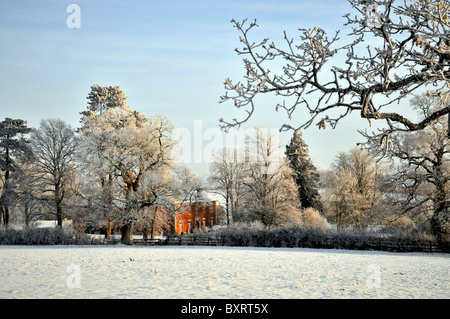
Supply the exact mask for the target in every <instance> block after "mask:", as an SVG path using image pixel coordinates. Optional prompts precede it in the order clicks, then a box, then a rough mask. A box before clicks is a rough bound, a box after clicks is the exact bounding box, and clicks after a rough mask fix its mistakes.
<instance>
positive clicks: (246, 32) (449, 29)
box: [220, 0, 450, 141]
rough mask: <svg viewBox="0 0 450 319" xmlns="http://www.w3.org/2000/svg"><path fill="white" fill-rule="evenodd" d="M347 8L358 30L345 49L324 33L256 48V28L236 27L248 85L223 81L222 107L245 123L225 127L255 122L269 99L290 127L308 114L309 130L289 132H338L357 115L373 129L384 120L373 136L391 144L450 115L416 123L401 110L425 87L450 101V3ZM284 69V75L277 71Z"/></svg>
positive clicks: (439, 112) (440, 112)
mask: <svg viewBox="0 0 450 319" xmlns="http://www.w3.org/2000/svg"><path fill="white" fill-rule="evenodd" d="M349 3H350V5H351V7H352V8H353V9H354V10H355V11H356V14H355V15H354V14H347V15H346V16H345V18H346V23H345V25H346V26H350V27H351V28H352V31H351V33H350V34H349V39H348V40H347V41H348V42H347V43H346V44H342V42H340V41H339V40H340V35H339V31H338V32H336V33H335V34H333V35H331V36H329V35H327V33H326V32H325V30H323V29H321V28H318V27H314V28H312V29H303V28H302V29H299V30H300V36H299V39H300V40H299V42H296V41H294V39H292V38H290V37H288V35H287V34H286V32H285V33H284V40H285V47H284V48H283V47H281V46H277V45H275V44H274V42H270V41H269V39H267V38H266V39H264V40H263V41H261V42H256V43H255V42H253V41H252V40H251V39H250V33H251V31H252V29H254V28H255V27H257V24H256V20H255V21H254V22H251V23H247V21H246V20H244V21H243V22H237V21H235V20H232V23H233V26H234V27H235V28H236V29H237V30H238V31H239V33H240V42H241V44H242V46H243V47H242V48H238V49H236V52H237V53H238V54H239V55H242V56H244V67H245V73H246V75H245V76H244V81H242V82H241V81H238V82H237V83H233V82H232V80H231V79H226V80H225V89H226V93H225V95H223V96H222V97H221V102H225V101H229V100H231V101H233V103H234V105H235V106H236V107H237V108H244V109H245V111H246V112H247V116H246V117H245V118H243V119H240V120H238V119H233V120H232V121H231V122H229V121H226V120H224V119H220V122H221V126H222V127H223V128H224V129H228V128H230V127H233V126H240V125H241V124H242V123H244V122H245V121H247V120H248V119H249V118H250V117H251V116H252V114H253V112H254V110H255V107H256V106H255V97H257V96H258V95H262V94H270V93H273V94H275V95H276V96H278V97H280V99H281V100H282V101H281V102H279V103H278V104H277V105H276V110H284V111H286V112H287V115H288V117H289V119H291V117H292V115H293V113H294V111H295V110H296V109H297V108H298V107H303V108H306V109H307V111H308V112H309V114H310V117H309V119H308V120H306V121H305V122H304V123H299V124H298V125H294V124H288V123H285V124H283V126H282V127H281V129H284V130H286V129H297V130H298V129H303V128H307V127H309V126H310V125H311V124H313V123H314V122H316V124H317V125H318V126H319V128H325V127H326V125H327V124H329V125H331V126H332V127H335V126H336V124H337V123H338V121H339V120H340V119H342V118H343V117H345V116H347V115H348V114H350V113H351V112H354V111H356V112H359V113H360V115H361V117H362V118H363V119H366V120H368V121H371V120H384V121H385V127H384V129H383V130H380V131H378V132H377V133H372V134H371V136H372V137H377V138H378V139H380V138H381V140H382V141H387V139H388V136H389V134H390V133H392V132H394V131H399V130H401V131H417V130H422V129H424V128H426V127H428V126H429V125H430V124H431V123H432V122H433V121H434V120H437V119H439V118H440V117H443V116H444V115H446V114H449V113H450V106H449V105H448V103H447V104H445V105H442V106H441V107H440V108H438V109H435V110H433V112H430V113H429V114H428V115H427V116H426V117H424V118H422V119H421V120H420V121H414V119H411V118H409V115H408V113H407V112H406V113H401V112H400V111H399V110H398V108H397V104H398V103H399V102H400V101H401V100H402V99H404V98H405V97H408V96H410V94H411V93H412V92H417V91H419V90H420V89H425V86H426V85H429V86H433V89H434V90H435V91H434V92H435V93H437V94H439V93H440V94H444V93H443V91H442V89H444V88H448V87H449V85H450V84H449V77H450V65H449V63H450V36H449V35H450V23H449V9H450V3H449V1H448V0H412V1H394V0H385V1H367V0H349ZM365 40H370V44H365V43H364V41H365ZM340 58H343V59H344V63H340V62H339V59H340ZM277 63H278V64H277ZM282 63H284V65H283V66H282V69H281V70H279V71H277V70H276V69H275V70H274V69H272V68H271V67H272V66H273V67H274V68H276V67H277V66H278V65H280V64H282ZM292 125H294V126H292ZM449 136H450V135H449Z"/></svg>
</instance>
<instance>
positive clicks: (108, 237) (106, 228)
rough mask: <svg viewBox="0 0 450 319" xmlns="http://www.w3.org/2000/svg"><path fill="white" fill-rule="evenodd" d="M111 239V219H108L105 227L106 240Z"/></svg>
mask: <svg viewBox="0 0 450 319" xmlns="http://www.w3.org/2000/svg"><path fill="white" fill-rule="evenodd" d="M110 238H111V219H108V221H107V222H106V227H105V239H110Z"/></svg>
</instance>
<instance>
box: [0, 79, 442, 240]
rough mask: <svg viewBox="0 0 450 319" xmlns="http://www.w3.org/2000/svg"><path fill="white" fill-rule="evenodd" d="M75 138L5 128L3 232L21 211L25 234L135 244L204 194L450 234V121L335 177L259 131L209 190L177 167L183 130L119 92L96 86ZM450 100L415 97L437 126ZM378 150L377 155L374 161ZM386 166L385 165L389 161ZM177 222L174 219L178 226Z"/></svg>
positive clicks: (228, 156)
mask: <svg viewBox="0 0 450 319" xmlns="http://www.w3.org/2000/svg"><path fill="white" fill-rule="evenodd" d="M88 101H89V103H88V107H87V110H86V111H83V112H81V120H80V127H79V128H78V129H77V130H75V129H73V128H72V127H70V126H69V125H68V124H66V123H65V122H63V121H61V120H59V119H46V120H42V121H41V123H40V126H39V127H38V128H36V129H30V128H28V127H27V126H26V122H25V121H23V120H13V119H10V118H7V119H5V120H4V121H3V122H0V166H1V170H2V174H1V184H0V186H1V196H0V209H1V218H2V222H3V224H4V225H6V227H8V226H9V224H10V219H11V218H10V215H11V211H12V210H13V211H14V212H15V213H17V215H19V213H22V216H23V219H24V222H25V224H26V225H30V223H31V222H32V221H33V220H36V219H39V218H42V217H43V216H44V215H46V214H47V215H48V214H49V213H50V214H52V215H54V218H55V219H56V220H57V224H58V226H62V223H63V219H64V218H65V217H68V216H70V217H72V218H74V219H75V220H77V221H78V224H79V225H78V227H81V229H82V230H85V229H86V226H87V225H88V224H89V223H94V224H97V225H99V224H100V225H102V226H103V228H104V229H105V237H106V238H109V237H110V236H111V232H112V228H113V225H114V224H115V225H118V226H119V228H120V230H121V235H122V237H121V238H122V242H123V243H125V244H129V243H130V242H131V234H132V230H133V228H135V227H136V226H137V225H139V227H140V228H141V230H142V232H143V233H144V236H148V235H149V234H150V235H153V234H154V233H155V231H156V230H157V229H156V228H157V227H158V225H164V224H167V223H168V222H169V220H168V219H167V218H168V216H167V214H164V213H163V211H162V210H160V209H158V207H161V206H164V207H166V209H167V210H169V211H170V210H172V211H173V212H174V210H175V208H176V207H175V205H174V204H175V202H181V203H182V202H184V201H192V200H195V197H196V196H198V194H199V192H198V190H201V189H209V190H211V191H212V192H214V193H216V194H217V196H220V197H222V199H223V201H222V202H223V203H224V206H225V207H224V209H225V215H226V216H225V219H226V223H227V224H228V225H230V224H232V223H239V222H242V223H247V224H248V223H258V224H260V225H262V227H264V228H267V229H273V228H279V227H284V226H287V225H308V226H311V225H314V226H316V227H319V228H322V229H324V228H327V227H330V225H329V224H334V225H336V227H337V228H338V229H341V228H348V227H349V226H351V227H357V228H361V229H367V228H368V227H369V226H371V225H372V226H373V225H383V226H395V227H401V228H405V229H409V230H412V229H421V230H428V231H429V232H430V233H432V234H434V235H435V237H436V238H437V239H438V240H439V241H447V240H448V236H449V229H450V226H449V224H450V223H449V215H448V208H449V198H448V194H449V193H450V192H449V183H448V181H449V173H450V172H449V171H450V164H449V162H450V158H449V152H450V150H449V145H448V138H447V137H446V132H447V130H448V122H447V121H446V120H445V119H444V118H440V119H437V120H436V121H434V122H433V123H431V124H430V125H429V126H428V127H427V128H426V129H424V130H422V131H421V132H420V133H419V132H417V133H414V134H411V133H409V134H407V133H405V132H397V133H396V134H392V136H391V143H392V145H391V147H390V151H389V152H388V153H385V151H384V150H381V149H378V151H376V150H377V148H376V147H375V146H374V147H372V148H371V149H370V150H368V149H362V148H354V149H351V150H350V151H348V152H342V153H340V154H338V155H337V157H336V158H335V160H334V162H333V165H332V167H331V170H330V171H325V172H320V174H319V172H318V170H317V168H316V167H315V165H314V164H313V162H312V160H311V158H310V155H309V150H308V145H307V144H306V143H305V141H304V140H303V137H302V134H301V133H300V131H297V132H295V133H294V135H293V136H292V139H291V141H290V143H289V145H286V146H285V148H283V147H281V146H280V145H279V144H278V140H277V139H276V138H275V136H274V135H270V134H269V133H268V130H266V129H264V128H255V134H254V136H252V137H249V138H248V139H247V143H246V147H245V149H243V150H241V149H236V148H224V149H222V150H221V151H219V152H218V153H217V154H216V156H215V160H214V162H213V163H212V165H211V166H210V175H209V178H208V180H207V182H206V183H205V181H202V180H201V179H200V178H198V177H196V176H195V175H194V174H193V173H192V172H191V171H190V170H189V169H188V168H187V167H184V166H179V165H176V164H175V163H174V162H173V161H172V158H171V153H172V150H173V147H174V145H175V141H174V140H173V139H172V136H171V133H172V131H173V129H174V127H173V125H172V124H171V122H170V120H169V119H168V118H167V117H166V116H164V115H155V116H146V115H144V114H142V113H140V112H138V111H135V110H132V109H131V107H130V106H128V105H127V104H126V97H125V94H124V93H123V92H122V91H121V90H120V88H119V87H117V86H116V87H101V86H99V85H94V86H92V88H91V92H90V93H89V96H88ZM440 103H446V102H443V100H442V99H441V98H438V97H429V96H426V95H421V96H416V97H414V98H413V99H412V100H411V104H412V105H413V106H414V107H415V108H416V109H417V111H418V112H419V116H423V117H427V116H429V114H430V113H432V112H434V110H435V109H436V108H440V107H442V105H440ZM374 150H375V151H374ZM381 157H382V158H383V160H382V161H380V158H381ZM169 218H170V217H169Z"/></svg>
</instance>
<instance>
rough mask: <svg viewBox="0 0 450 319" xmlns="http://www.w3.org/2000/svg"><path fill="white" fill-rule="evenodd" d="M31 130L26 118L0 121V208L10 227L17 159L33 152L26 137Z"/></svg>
mask: <svg viewBox="0 0 450 319" xmlns="http://www.w3.org/2000/svg"><path fill="white" fill-rule="evenodd" d="M30 131H31V129H30V128H28V127H27V122H26V121H24V120H20V119H11V118H5V120H4V121H2V122H0V169H1V171H3V172H4V179H3V187H2V192H1V196H0V208H1V211H2V216H3V223H4V224H5V226H6V227H9V222H10V221H9V213H10V206H11V203H12V201H13V199H14V197H15V195H16V192H15V190H14V184H13V183H12V178H13V177H14V174H15V173H16V172H17V170H18V166H17V163H16V159H17V158H18V157H20V156H25V155H28V156H29V155H30V154H31V149H30V147H29V146H28V142H27V141H26V140H25V138H24V135H25V134H28V133H29V132H30Z"/></svg>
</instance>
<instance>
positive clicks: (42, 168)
mask: <svg viewBox="0 0 450 319" xmlns="http://www.w3.org/2000/svg"><path fill="white" fill-rule="evenodd" d="M30 141H31V145H32V147H33V153H34V156H35V157H36V162H35V166H36V169H37V170H38V174H39V175H40V184H41V185H40V189H41V192H42V193H43V195H42V196H41V198H42V199H46V201H48V202H51V203H53V205H54V208H55V212H54V214H55V215H56V218H57V223H58V226H60V227H62V219H63V201H64V200H66V199H67V198H68V197H69V196H70V194H71V193H72V191H73V187H72V186H73V181H74V180H75V175H76V169H75V156H76V151H77V148H78V146H79V143H80V140H79V138H78V137H77V136H75V133H74V130H73V129H72V128H71V127H70V125H68V124H66V123H65V122H64V121H62V120H60V119H48V120H42V121H41V123H40V126H39V128H38V129H36V130H33V131H32V132H31V138H30ZM48 193H50V195H47V194H48Z"/></svg>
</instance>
